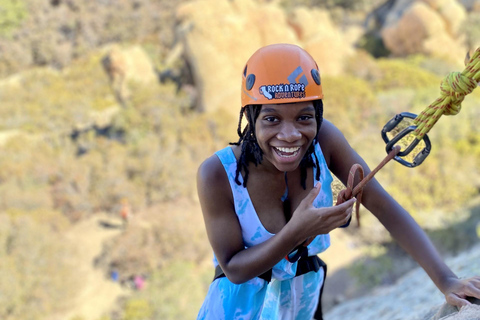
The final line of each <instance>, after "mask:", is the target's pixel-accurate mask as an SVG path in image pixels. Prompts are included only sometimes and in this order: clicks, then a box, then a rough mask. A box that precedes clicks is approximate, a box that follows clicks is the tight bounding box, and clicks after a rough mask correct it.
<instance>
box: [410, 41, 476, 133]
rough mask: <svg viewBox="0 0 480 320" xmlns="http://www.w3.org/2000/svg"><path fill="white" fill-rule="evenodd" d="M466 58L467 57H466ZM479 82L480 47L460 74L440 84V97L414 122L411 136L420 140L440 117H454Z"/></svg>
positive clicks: (448, 76)
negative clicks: (414, 127)
mask: <svg viewBox="0 0 480 320" xmlns="http://www.w3.org/2000/svg"><path fill="white" fill-rule="evenodd" d="M467 57H468V55H467ZM479 82H480V47H479V48H477V50H475V52H474V54H473V55H472V57H471V58H470V59H469V61H468V63H467V64H466V67H465V70H463V71H462V72H451V73H449V74H448V75H447V76H446V77H445V78H444V79H443V80H442V82H441V84H440V91H441V95H440V97H439V98H438V99H436V100H435V101H434V102H433V103H432V104H430V105H429V106H428V107H427V108H425V110H423V111H422V112H421V113H420V115H419V116H418V117H417V118H416V119H415V120H414V125H415V126H416V127H417V128H416V129H415V131H414V132H413V135H414V136H415V137H416V139H418V140H422V139H423V137H424V135H425V134H427V133H428V132H429V131H430V129H432V127H433V126H434V125H435V123H437V121H438V120H439V119H440V117H441V116H442V115H447V116H450V115H456V114H458V113H459V112H460V109H461V107H462V106H461V103H462V101H463V99H464V98H465V96H466V95H468V94H470V93H471V92H472V91H473V90H474V89H475V88H476V87H477V85H478V83H479Z"/></svg>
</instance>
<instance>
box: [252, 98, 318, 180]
mask: <svg viewBox="0 0 480 320" xmlns="http://www.w3.org/2000/svg"><path fill="white" fill-rule="evenodd" d="M255 133H256V136H257V142H258V145H259V146H260V148H261V149H262V151H263V161H262V165H266V166H267V167H268V166H272V168H273V167H274V168H276V169H277V170H279V171H282V172H285V171H293V170H295V169H296V168H298V166H299V165H300V162H301V161H302V158H303V156H304V155H305V153H306V152H307V149H308V147H309V146H310V144H311V143H312V141H313V139H314V138H315V135H316V133H317V121H316V120H315V108H314V106H313V102H311V101H306V102H297V103H286V104H268V105H262V106H261V109H260V114H259V115H258V118H257V121H256V122H255Z"/></svg>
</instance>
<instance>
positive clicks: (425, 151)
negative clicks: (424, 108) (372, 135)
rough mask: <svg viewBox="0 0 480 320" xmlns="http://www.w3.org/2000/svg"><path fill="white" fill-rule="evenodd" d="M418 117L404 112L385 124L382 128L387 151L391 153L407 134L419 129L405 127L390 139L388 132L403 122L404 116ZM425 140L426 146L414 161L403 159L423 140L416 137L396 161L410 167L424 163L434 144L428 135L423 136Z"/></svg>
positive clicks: (398, 155)
mask: <svg viewBox="0 0 480 320" xmlns="http://www.w3.org/2000/svg"><path fill="white" fill-rule="evenodd" d="M416 117H417V115H416V114H414V113H410V112H402V113H400V114H397V115H396V116H395V117H393V118H392V119H391V120H390V121H388V122H387V123H386V124H385V126H384V127H383V129H382V138H383V141H385V143H386V144H387V145H386V147H385V150H386V151H387V153H390V151H392V150H393V147H394V146H395V145H396V144H397V143H398V142H399V141H400V140H401V139H403V138H404V137H405V136H407V135H408V134H410V133H412V132H413V131H415V129H417V127H416V126H409V127H407V128H405V129H403V130H402V131H401V132H400V133H399V134H397V135H396V136H395V137H393V139H392V140H390V139H389V138H388V136H387V133H388V132H390V131H392V130H393V129H395V128H396V127H397V126H398V124H399V123H400V122H402V120H403V118H409V119H415V118H416ZM422 140H423V142H424V143H425V148H423V149H422V151H420V152H419V153H418V154H417V155H416V156H415V158H414V159H413V161H412V162H408V161H407V160H405V159H403V158H402V157H405V156H406V155H408V154H410V152H412V151H413V149H415V147H416V146H417V145H418V143H420V141H421V140H418V139H417V138H415V139H414V140H413V142H412V143H410V145H409V146H408V147H407V148H406V149H405V150H404V151H400V152H399V153H398V154H397V155H396V156H395V158H394V160H395V161H397V162H399V163H401V164H402V165H404V166H406V167H409V168H414V167H416V166H419V165H420V164H422V162H423V161H424V160H425V158H427V156H428V155H429V154H430V151H431V150H432V145H431V143H430V139H429V138H428V136H427V135H424V136H423V139H422Z"/></svg>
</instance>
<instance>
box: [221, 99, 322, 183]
mask: <svg viewBox="0 0 480 320" xmlns="http://www.w3.org/2000/svg"><path fill="white" fill-rule="evenodd" d="M313 106H314V108H315V120H316V121H317V134H316V135H315V138H314V139H313V141H312V144H311V145H310V146H309V147H308V149H307V152H306V153H305V155H304V156H303V158H302V161H301V162H300V183H301V185H302V187H303V189H306V183H305V181H306V180H307V168H309V167H315V168H317V169H318V170H317V175H316V179H317V180H319V179H320V164H319V162H318V158H317V155H316V154H315V145H316V143H317V135H318V132H319V130H320V127H321V125H322V121H323V102H322V100H314V101H313ZM261 108H262V105H259V104H253V105H247V106H245V107H244V108H242V109H241V110H240V116H239V120H238V127H237V134H238V136H239V139H238V141H237V142H231V143H230V145H236V146H241V148H242V151H241V153H240V157H239V158H238V160H237V170H236V172H235V182H236V183H237V184H238V185H242V183H241V182H240V180H239V177H240V174H241V172H242V171H243V172H245V176H244V177H243V186H244V187H246V186H247V181H248V174H249V170H248V164H249V163H250V162H252V163H253V164H254V165H255V166H257V165H258V164H260V163H262V160H263V151H262V149H261V148H260V146H259V145H258V143H257V137H256V135H255V122H256V121H257V118H258V115H259V114H260V109H261ZM244 113H245V117H246V118H247V122H248V124H247V125H246V126H245V128H244V129H243V131H242V119H243V115H244ZM312 155H313V157H312Z"/></svg>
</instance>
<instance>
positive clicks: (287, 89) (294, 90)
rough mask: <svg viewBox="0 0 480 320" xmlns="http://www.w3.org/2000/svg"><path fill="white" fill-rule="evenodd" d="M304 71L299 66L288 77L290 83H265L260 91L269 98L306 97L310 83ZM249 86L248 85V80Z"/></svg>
mask: <svg viewBox="0 0 480 320" xmlns="http://www.w3.org/2000/svg"><path fill="white" fill-rule="evenodd" d="M302 73H303V70H302V67H300V66H298V67H297V68H296V69H295V70H294V71H293V72H292V73H291V74H290V75H289V76H288V77H287V80H288V82H289V83H280V84H272V85H263V86H261V87H260V88H259V91H260V93H261V94H262V95H263V96H265V98H267V99H268V100H271V99H292V98H297V99H301V98H305V87H306V86H307V85H308V80H307V77H306V76H305V74H302ZM300 75H302V76H301V77H300V79H299V80H298V82H297V78H298V76H300ZM247 80H248V79H247ZM247 86H248V81H247Z"/></svg>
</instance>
